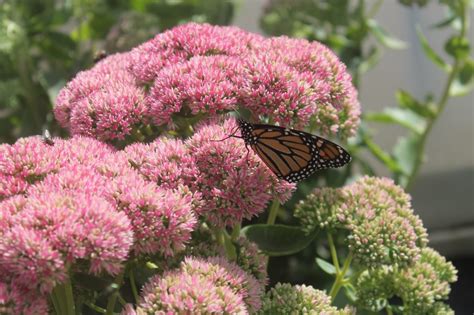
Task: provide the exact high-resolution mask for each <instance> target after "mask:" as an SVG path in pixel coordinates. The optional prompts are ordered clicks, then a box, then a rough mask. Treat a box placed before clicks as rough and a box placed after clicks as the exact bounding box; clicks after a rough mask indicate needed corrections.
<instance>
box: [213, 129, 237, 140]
mask: <svg viewBox="0 0 474 315" xmlns="http://www.w3.org/2000/svg"><path fill="white" fill-rule="evenodd" d="M238 130H239V126H237V127H235V128H234V130H233V131H232V133H231V134H230V135H228V136H227V137H225V138H224V139H220V140H211V141H212V142H220V141H224V140H227V139H229V138H239V139H242V137H239V136H236V135H235V134H236V133H237V131H238Z"/></svg>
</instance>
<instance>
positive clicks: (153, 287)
mask: <svg viewBox="0 0 474 315" xmlns="http://www.w3.org/2000/svg"><path fill="white" fill-rule="evenodd" d="M262 294H263V291H262V289H261V287H260V286H259V285H258V283H257V280H255V279H254V278H253V277H252V276H251V275H249V274H247V273H245V272H244V271H243V270H242V269H240V268H239V267H238V266H237V265H236V264H235V263H232V262H229V261H227V260H226V259H224V258H222V257H211V258H207V259H204V258H193V257H187V258H185V259H184V261H183V262H182V263H181V267H180V268H179V269H177V270H172V271H167V272H165V273H164V274H163V275H157V276H155V277H153V278H151V279H150V281H149V282H148V283H147V284H146V285H145V287H144V289H143V293H142V298H141V301H140V303H139V305H138V306H139V309H141V310H143V311H144V312H150V313H154V312H159V311H163V312H167V311H168V312H169V311H175V312H176V311H177V312H183V313H229V314H248V313H254V312H256V311H258V310H259V308H260V307H261V302H260V299H261V297H262Z"/></svg>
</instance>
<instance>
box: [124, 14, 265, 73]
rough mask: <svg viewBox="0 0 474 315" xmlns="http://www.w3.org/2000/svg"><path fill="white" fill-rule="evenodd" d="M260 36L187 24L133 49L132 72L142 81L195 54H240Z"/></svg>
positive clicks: (203, 25)
mask: <svg viewBox="0 0 474 315" xmlns="http://www.w3.org/2000/svg"><path fill="white" fill-rule="evenodd" d="M262 40H263V38H262V37H261V36H259V35H257V34H252V33H248V32H245V31H243V30H241V29H239V28H237V27H232V26H211V25H209V24H196V23H188V24H184V25H180V26H177V27H175V28H173V29H171V30H169V31H166V32H164V33H161V34H158V35H156V37H155V38H153V39H152V40H150V41H148V42H146V43H144V44H142V45H140V46H138V47H137V48H135V49H134V50H133V51H132V59H133V62H132V63H131V66H130V68H131V71H132V73H133V74H134V75H135V76H136V77H137V78H138V79H139V80H140V81H142V82H150V81H153V80H154V79H155V78H156V77H158V76H159V75H160V71H161V70H162V69H163V68H165V67H167V66H170V65H174V64H178V63H182V62H185V61H187V60H189V59H190V58H191V57H194V56H219V55H221V56H241V55H245V54H247V53H248V51H249V50H250V49H251V48H252V47H253V46H258V45H259V43H260V41H262Z"/></svg>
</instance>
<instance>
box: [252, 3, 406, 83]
mask: <svg viewBox="0 0 474 315" xmlns="http://www.w3.org/2000/svg"><path fill="white" fill-rule="evenodd" d="M381 4H382V1H380V0H378V1H357V2H356V1H349V0H337V1H328V0H324V1H312V0H298V1H290V0H274V1H269V3H268V5H267V7H266V8H265V14H264V15H263V16H262V18H261V21H260V22H261V26H262V28H263V30H264V31H265V32H266V33H268V34H270V35H289V36H292V37H304V38H307V39H310V40H317V41H320V42H322V43H324V44H326V45H328V46H329V47H331V49H333V50H334V51H335V52H336V53H337V55H338V56H340V58H341V59H342V61H343V62H344V63H345V64H346V65H347V66H348V68H349V70H350V71H351V72H352V75H353V81H354V83H355V84H356V85H358V83H359V78H360V76H361V75H362V74H364V73H365V72H367V71H368V70H370V69H371V68H372V67H374V66H375V65H376V64H377V62H378V60H379V59H380V57H381V51H382V47H387V48H392V49H401V48H404V47H405V43H403V42H402V41H400V40H399V39H396V38H394V37H393V36H391V35H390V34H389V33H388V32H387V31H386V30H384V29H383V28H382V27H381V26H380V25H379V24H378V23H377V21H376V20H375V19H374V18H373V17H374V16H375V14H376V13H377V11H378V9H379V6H380V5H381ZM371 38H374V39H375V43H374V42H371V41H369V39H371Z"/></svg>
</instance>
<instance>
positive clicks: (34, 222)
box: [17, 191, 133, 274]
mask: <svg viewBox="0 0 474 315" xmlns="http://www.w3.org/2000/svg"><path fill="white" fill-rule="evenodd" d="M18 217H19V218H18V219H17V222H18V224H20V225H21V226H23V227H26V228H30V229H34V230H36V231H38V233H41V235H42V237H43V238H45V239H47V240H48V241H49V242H50V243H51V244H52V245H53V247H54V248H55V249H57V250H58V251H60V252H61V253H62V254H63V255H64V258H65V259H66V261H67V262H69V263H74V262H75V261H76V260H78V259H81V260H86V261H88V262H89V272H91V273H95V274H97V273H100V272H102V271H106V272H108V273H110V274H116V273H118V272H119V271H120V269H121V268H122V262H123V261H124V260H126V259H127V256H128V252H129V249H130V247H131V245H132V243H133V233H132V230H131V227H130V221H129V219H128V217H127V216H126V215H125V214H124V213H122V212H118V211H116V209H115V207H114V205H113V204H112V203H110V202H108V201H106V200H105V199H104V198H102V197H99V196H93V195H92V196H91V195H87V194H84V193H81V192H80V191H79V192H69V193H68V192H67V191H58V192H54V191H53V192H51V193H42V194H39V195H32V196H30V197H29V200H28V203H27V204H26V205H25V207H24V208H23V210H22V211H21V213H19V215H18Z"/></svg>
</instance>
